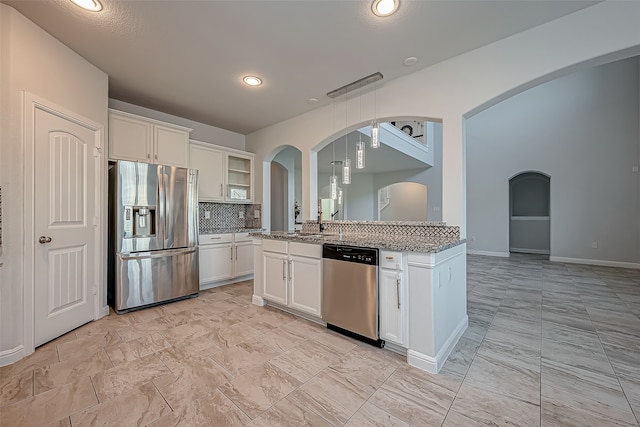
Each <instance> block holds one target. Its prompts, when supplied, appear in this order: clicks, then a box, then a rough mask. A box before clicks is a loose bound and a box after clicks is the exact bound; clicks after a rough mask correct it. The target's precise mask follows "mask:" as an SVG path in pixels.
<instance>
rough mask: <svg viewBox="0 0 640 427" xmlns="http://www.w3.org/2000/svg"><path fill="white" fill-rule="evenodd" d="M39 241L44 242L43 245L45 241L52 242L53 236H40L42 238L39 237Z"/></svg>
mask: <svg viewBox="0 0 640 427" xmlns="http://www.w3.org/2000/svg"><path fill="white" fill-rule="evenodd" d="M38 242H40V243H42V244H43V245H44V244H45V243H51V237H48V236H40V238H39V239H38Z"/></svg>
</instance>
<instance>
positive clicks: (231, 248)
mask: <svg viewBox="0 0 640 427" xmlns="http://www.w3.org/2000/svg"><path fill="white" fill-rule="evenodd" d="M229 249H230V250H231V258H229V259H230V260H231V261H233V246H232V247H230V248H229Z"/></svg>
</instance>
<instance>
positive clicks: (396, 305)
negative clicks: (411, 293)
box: [379, 269, 406, 346]
mask: <svg viewBox="0 0 640 427" xmlns="http://www.w3.org/2000/svg"><path fill="white" fill-rule="evenodd" d="M379 289H380V291H379V292H380V338H382V339H384V340H386V341H389V342H392V343H395V344H398V345H402V346H406V339H405V336H406V334H405V326H404V325H405V322H406V307H405V305H406V304H405V302H404V301H405V299H404V293H405V290H404V281H403V280H402V272H400V271H397V270H387V269H380V278H379Z"/></svg>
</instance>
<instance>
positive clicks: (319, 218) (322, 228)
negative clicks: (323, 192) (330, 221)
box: [318, 199, 324, 233]
mask: <svg viewBox="0 0 640 427" xmlns="http://www.w3.org/2000/svg"><path fill="white" fill-rule="evenodd" d="M318 228H319V229H320V233H322V232H323V231H324V224H323V223H322V199H318Z"/></svg>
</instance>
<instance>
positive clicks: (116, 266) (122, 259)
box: [108, 161, 199, 313]
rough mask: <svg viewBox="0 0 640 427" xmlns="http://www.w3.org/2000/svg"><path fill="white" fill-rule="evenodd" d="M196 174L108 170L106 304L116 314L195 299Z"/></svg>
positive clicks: (121, 166)
mask: <svg viewBox="0 0 640 427" xmlns="http://www.w3.org/2000/svg"><path fill="white" fill-rule="evenodd" d="M197 194H198V171H197V170H195V169H186V168H178V167H173V166H166V165H155V164H148V163H139V162H127V161H118V162H116V163H114V164H113V165H112V166H111V168H110V170H109V271H108V281H109V286H108V299H109V304H110V305H111V306H112V307H113V309H114V310H115V311H116V312H118V313H123V312H127V311H131V310H134V309H138V308H141V307H145V306H149V305H154V304H157V303H160V302H166V301H170V300H174V299H179V298H184V297H190V296H196V295H198V290H199V275H198V200H197Z"/></svg>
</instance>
